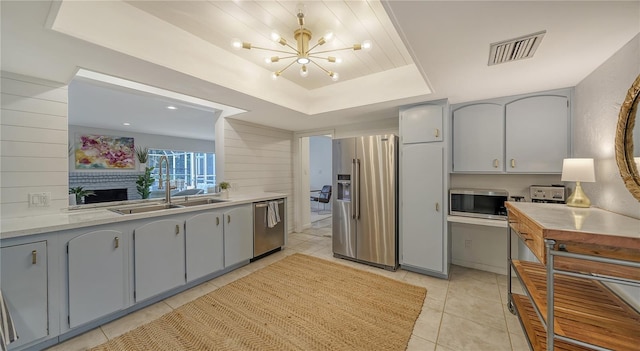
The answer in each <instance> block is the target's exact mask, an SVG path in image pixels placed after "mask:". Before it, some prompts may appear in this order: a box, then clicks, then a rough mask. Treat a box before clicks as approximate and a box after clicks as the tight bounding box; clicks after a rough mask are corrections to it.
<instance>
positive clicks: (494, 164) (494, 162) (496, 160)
mask: <svg viewBox="0 0 640 351" xmlns="http://www.w3.org/2000/svg"><path fill="white" fill-rule="evenodd" d="M498 166H500V161H498V159H497V158H494V159H493V168H498Z"/></svg>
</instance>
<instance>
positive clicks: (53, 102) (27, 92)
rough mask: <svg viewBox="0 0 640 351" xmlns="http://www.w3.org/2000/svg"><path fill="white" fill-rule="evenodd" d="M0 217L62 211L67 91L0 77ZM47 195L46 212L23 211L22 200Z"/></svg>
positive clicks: (31, 80) (62, 86)
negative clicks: (48, 195) (36, 194)
mask: <svg viewBox="0 0 640 351" xmlns="http://www.w3.org/2000/svg"><path fill="white" fill-rule="evenodd" d="M0 76H1V80H2V82H1V85H0V91H1V94H2V95H1V102H0V107H1V111H0V113H1V114H0V116H1V117H0V206H1V209H0V212H1V216H2V217H9V216H26V215H34V214H42V213H48V212H56V211H59V210H60V209H61V208H64V207H67V206H68V203H69V200H68V199H69V198H68V188H67V184H68V170H67V169H68V166H67V158H68V149H67V147H68V146H67V145H68V140H67V101H68V94H67V86H66V85H65V84H62V83H55V82H50V81H44V80H40V79H36V78H32V77H27V76H21V75H17V74H13V73H9V72H1V73H0ZM36 192H47V193H51V202H50V204H49V206H48V207H29V206H28V194H29V193H36Z"/></svg>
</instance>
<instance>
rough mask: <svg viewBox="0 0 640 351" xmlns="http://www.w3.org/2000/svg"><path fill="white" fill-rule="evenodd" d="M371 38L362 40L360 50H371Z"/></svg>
mask: <svg viewBox="0 0 640 351" xmlns="http://www.w3.org/2000/svg"><path fill="white" fill-rule="evenodd" d="M371 45H372V44H371V40H365V41H363V42H362V50H364V51H369V50H371Z"/></svg>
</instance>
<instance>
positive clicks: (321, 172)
mask: <svg viewBox="0 0 640 351" xmlns="http://www.w3.org/2000/svg"><path fill="white" fill-rule="evenodd" d="M333 134H334V131H333V130H318V131H310V132H302V133H296V134H295V136H294V140H295V144H296V145H295V150H296V151H297V152H296V155H295V157H294V183H295V184H294V187H295V202H296V204H297V205H296V206H295V208H294V231H295V232H297V233H308V234H314V235H319V234H320V233H319V228H321V227H322V228H324V229H323V230H322V235H323V236H324V235H327V236H330V235H331V226H332V222H331V214H332V209H331V208H332V206H331V200H332V199H333V196H331V198H330V200H329V201H328V202H327V203H322V202H321V203H320V204H318V202H317V201H312V200H311V198H312V197H313V196H314V195H317V194H318V192H315V193H314V192H312V190H321V189H322V187H323V186H324V185H331V186H332V188H333V185H332V184H331V172H332V166H333V165H332V163H331V145H332V139H333ZM312 145H313V146H312ZM332 195H333V194H332ZM312 223H313V226H312Z"/></svg>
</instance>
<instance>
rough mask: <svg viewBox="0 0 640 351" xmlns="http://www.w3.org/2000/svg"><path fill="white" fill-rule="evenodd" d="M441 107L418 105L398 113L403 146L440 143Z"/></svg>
mask: <svg viewBox="0 0 640 351" xmlns="http://www.w3.org/2000/svg"><path fill="white" fill-rule="evenodd" d="M442 109H443V107H442V106H441V105H420V106H415V107H411V108H408V109H406V110H402V111H401V112H400V135H401V140H402V143H403V144H413V143H429V142H434V141H442Z"/></svg>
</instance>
